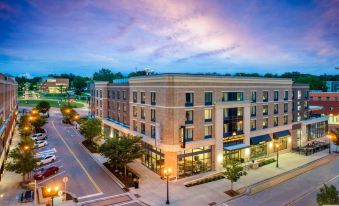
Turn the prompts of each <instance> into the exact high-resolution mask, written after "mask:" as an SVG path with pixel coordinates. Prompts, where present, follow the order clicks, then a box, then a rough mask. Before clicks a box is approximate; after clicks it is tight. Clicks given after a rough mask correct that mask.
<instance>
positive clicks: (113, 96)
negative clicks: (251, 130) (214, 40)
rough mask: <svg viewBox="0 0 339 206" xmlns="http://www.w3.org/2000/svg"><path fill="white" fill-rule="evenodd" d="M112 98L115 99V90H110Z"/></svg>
mask: <svg viewBox="0 0 339 206" xmlns="http://www.w3.org/2000/svg"><path fill="white" fill-rule="evenodd" d="M112 98H113V99H115V91H112Z"/></svg>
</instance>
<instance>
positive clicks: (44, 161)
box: [38, 155, 56, 166]
mask: <svg viewBox="0 0 339 206" xmlns="http://www.w3.org/2000/svg"><path fill="white" fill-rule="evenodd" d="M55 160H56V157H55V155H46V156H43V157H40V162H38V166H41V165H45V164H48V163H51V162H54V161H55Z"/></svg>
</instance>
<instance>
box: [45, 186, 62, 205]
mask: <svg viewBox="0 0 339 206" xmlns="http://www.w3.org/2000/svg"><path fill="white" fill-rule="evenodd" d="M59 190H60V188H59V186H58V185H55V186H54V187H53V188H52V187H47V188H46V193H47V194H48V195H50V196H51V198H52V206H53V200H54V197H55V196H57V195H58V192H59Z"/></svg>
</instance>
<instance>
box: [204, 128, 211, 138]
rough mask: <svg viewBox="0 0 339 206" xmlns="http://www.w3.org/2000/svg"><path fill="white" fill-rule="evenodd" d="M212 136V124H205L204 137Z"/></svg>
mask: <svg viewBox="0 0 339 206" xmlns="http://www.w3.org/2000/svg"><path fill="white" fill-rule="evenodd" d="M211 137H212V125H209V126H205V139H208V138H211Z"/></svg>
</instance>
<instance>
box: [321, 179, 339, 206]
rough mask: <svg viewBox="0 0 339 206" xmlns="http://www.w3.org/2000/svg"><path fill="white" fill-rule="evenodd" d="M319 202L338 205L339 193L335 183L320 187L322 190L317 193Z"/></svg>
mask: <svg viewBox="0 0 339 206" xmlns="http://www.w3.org/2000/svg"><path fill="white" fill-rule="evenodd" d="M317 203H318V205H319V206H321V205H338V204H339V193H338V191H337V189H336V188H335V186H334V185H331V186H327V185H326V184H324V187H322V188H320V192H319V193H318V194H317Z"/></svg>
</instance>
